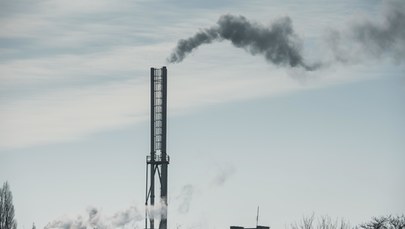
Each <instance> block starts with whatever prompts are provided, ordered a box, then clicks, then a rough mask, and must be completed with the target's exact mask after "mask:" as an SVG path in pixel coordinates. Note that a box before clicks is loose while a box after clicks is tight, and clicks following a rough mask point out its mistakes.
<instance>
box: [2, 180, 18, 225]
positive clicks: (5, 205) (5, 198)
mask: <svg viewBox="0 0 405 229" xmlns="http://www.w3.org/2000/svg"><path fill="white" fill-rule="evenodd" d="M16 228H17V221H16V220H15V219H14V205H13V194H12V193H11V191H10V186H9V185H8V183H7V182H5V183H4V184H3V187H2V188H0V229H16Z"/></svg>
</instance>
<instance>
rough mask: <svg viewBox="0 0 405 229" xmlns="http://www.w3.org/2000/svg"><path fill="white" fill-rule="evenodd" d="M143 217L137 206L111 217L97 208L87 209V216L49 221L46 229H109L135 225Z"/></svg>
mask: <svg viewBox="0 0 405 229" xmlns="http://www.w3.org/2000/svg"><path fill="white" fill-rule="evenodd" d="M142 219H143V216H142V214H141V213H140V212H139V211H138V209H137V208H136V207H135V206H131V207H129V208H128V209H126V210H124V211H121V212H117V213H115V214H114V215H113V216H111V217H103V216H102V215H101V214H100V211H99V210H98V209H97V208H94V207H91V208H88V209H87V217H82V216H78V217H77V218H76V219H69V218H63V219H59V220H55V221H53V222H50V223H48V224H47V225H46V226H45V229H56V228H58V229H90V228H91V229H93V228H97V229H109V228H126V227H131V228H133V227H134V226H135V223H137V222H139V221H141V220H142Z"/></svg>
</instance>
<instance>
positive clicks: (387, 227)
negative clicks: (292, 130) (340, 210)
mask: <svg viewBox="0 0 405 229" xmlns="http://www.w3.org/2000/svg"><path fill="white" fill-rule="evenodd" d="M14 214H15V213H14V205H13V194H12V193H11V190H10V186H9V184H8V182H5V183H3V186H2V187H0V229H16V228H17V221H16V220H15V219H14ZM287 228H288V227H287ZM289 228H290V229H405V215H401V216H391V215H389V216H380V217H373V218H372V219H371V220H370V221H369V222H366V223H363V224H360V225H357V226H351V225H350V223H349V222H348V221H346V220H343V219H340V220H339V219H332V218H331V217H329V216H321V217H318V218H315V215H314V214H313V215H312V216H309V217H304V218H302V220H301V221H300V222H297V223H293V224H291V225H290V227H289ZM32 229H35V225H34V224H33V225H32ZM65 229H76V228H65Z"/></svg>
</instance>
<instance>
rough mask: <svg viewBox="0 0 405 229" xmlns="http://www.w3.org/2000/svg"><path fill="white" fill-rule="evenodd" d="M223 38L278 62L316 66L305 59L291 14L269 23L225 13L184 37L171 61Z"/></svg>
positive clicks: (175, 60) (288, 64)
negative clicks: (216, 20)
mask: <svg viewBox="0 0 405 229" xmlns="http://www.w3.org/2000/svg"><path fill="white" fill-rule="evenodd" d="M223 40H229V41H230V42H232V44H233V45H234V46H235V47H238V48H243V49H245V50H246V51H248V52H249V53H251V54H252V55H263V56H264V57H265V58H266V60H267V61H269V62H271V63H273V64H276V65H287V66H291V67H298V66H301V67H304V68H305V69H307V70H313V69H315V68H316V66H309V65H308V64H306V63H304V60H303V57H302V55H301V42H300V40H299V39H298V37H297V36H296V34H295V33H294V30H293V27H292V22H291V19H290V18H289V17H284V18H280V19H278V20H276V21H275V22H273V24H271V25H270V26H268V27H267V26H264V25H261V24H258V23H255V22H250V21H248V20H247V19H246V18H245V17H243V16H234V15H223V16H221V17H220V18H219V20H218V22H217V25H216V26H213V27H211V28H208V29H203V30H201V31H200V32H198V33H196V34H195V35H194V36H192V37H190V38H188V39H182V40H180V41H179V42H178V43H177V47H176V48H175V49H174V51H173V53H172V54H171V55H170V57H169V58H168V59H167V61H168V62H170V63H178V62H181V61H182V60H183V59H184V58H185V57H186V56H187V55H188V54H189V53H191V52H192V51H193V50H195V49H196V48H198V47H199V46H200V45H202V44H209V43H212V42H213V41H223Z"/></svg>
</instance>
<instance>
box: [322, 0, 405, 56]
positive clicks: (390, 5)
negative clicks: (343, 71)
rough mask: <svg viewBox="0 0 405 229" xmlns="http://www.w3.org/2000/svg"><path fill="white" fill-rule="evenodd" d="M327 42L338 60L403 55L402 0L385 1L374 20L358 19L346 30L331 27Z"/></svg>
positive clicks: (404, 22) (404, 24)
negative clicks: (378, 15)
mask: <svg viewBox="0 0 405 229" xmlns="http://www.w3.org/2000/svg"><path fill="white" fill-rule="evenodd" d="M327 42H328V43H329V45H330V47H331V48H332V52H333V54H334V56H335V59H336V60H337V61H340V62H343V63H353V62H355V61H360V60H361V58H384V57H388V58H392V59H393V60H394V61H396V62H398V63H400V62H402V61H403V60H404V59H405V1H402V0H390V1H384V4H383V12H382V15H381V16H380V17H377V20H373V19H357V20H356V21H353V22H352V25H350V26H349V27H348V28H347V29H346V30H345V31H337V30H331V32H330V34H329V36H328V37H327Z"/></svg>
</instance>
